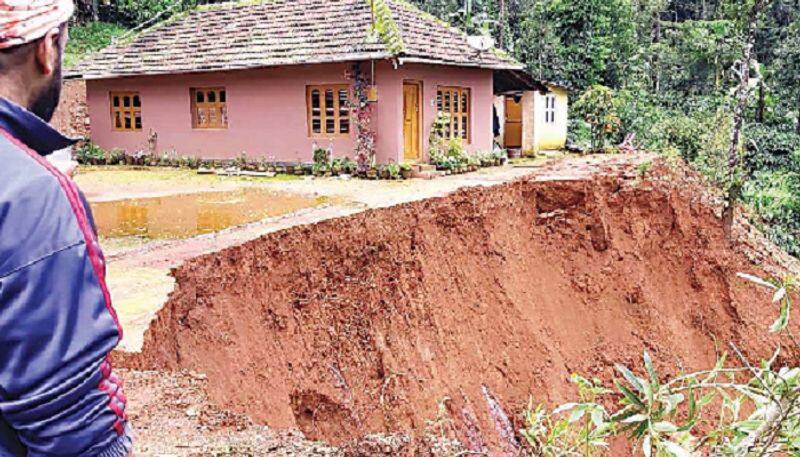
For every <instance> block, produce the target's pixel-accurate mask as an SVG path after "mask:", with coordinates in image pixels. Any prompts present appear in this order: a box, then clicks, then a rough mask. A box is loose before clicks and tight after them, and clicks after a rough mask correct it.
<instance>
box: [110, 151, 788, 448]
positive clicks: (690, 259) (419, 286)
mask: <svg viewBox="0 0 800 457" xmlns="http://www.w3.org/2000/svg"><path fill="white" fill-rule="evenodd" d="M650 159H651V158H649V157H631V156H611V157H601V158H596V157H595V158H574V159H567V160H562V161H558V162H553V163H547V164H544V165H542V166H540V167H537V168H527V169H512V168H506V169H500V170H495V171H494V172H492V173H487V174H484V175H483V176H477V175H476V176H472V177H469V176H468V175H467V176H459V177H454V178H456V179H449V178H446V179H443V180H437V181H425V182H422V181H420V182H412V183H402V185H398V184H395V183H389V186H387V187H382V186H384V185H386V183H375V182H363V181H353V182H346V183H341V182H336V181H333V180H318V181H292V182H288V183H281V186H282V188H284V189H285V188H286V187H292V189H293V190H294V191H296V192H326V191H327V192H330V193H331V195H336V196H337V197H339V198H341V201H342V202H345V203H343V204H341V205H330V206H326V207H323V208H314V209H311V210H308V211H304V212H302V214H293V215H290V216H286V217H283V218H279V219H278V220H267V221H262V222H260V223H257V224H251V225H249V226H246V227H240V228H236V229H231V230H229V231H226V232H224V233H221V234H218V235H214V236H211V237H204V238H203V239H200V240H197V239H193V240H189V241H179V242H175V243H174V244H169V243H168V244H162V245H159V246H158V247H152V246H148V247H145V248H136V249H134V250H129V251H122V252H119V253H117V254H116V257H115V258H114V260H112V262H111V268H112V275H113V268H114V267H115V266H116V267H117V268H119V270H118V271H119V272H120V273H119V276H126V275H127V272H129V271H135V270H131V269H130V267H131V266H138V267H140V268H152V269H154V270H159V271H160V270H161V269H166V268H174V269H173V275H174V277H175V278H176V279H177V286H176V288H175V291H174V292H173V293H172V294H171V295H170V296H169V299H168V301H167V303H166V305H164V307H163V308H162V309H161V310H160V311H158V313H157V318H156V320H155V321H154V322H153V323H152V325H151V326H150V330H148V332H147V334H146V336H145V338H144V348H143V352H142V353H141V355H131V354H127V355H124V354H117V356H116V359H117V362H118V364H121V365H123V366H127V367H129V368H135V369H136V370H150V371H136V370H132V371H129V372H127V373H125V374H126V376H127V377H128V378H129V382H128V387H127V388H128V390H129V391H130V393H129V397H130V398H131V401H130V408H131V413H132V417H133V418H134V422H136V423H138V425H137V427H139V428H140V429H141V432H140V438H139V441H138V444H137V446H138V447H139V449H138V451H139V453H140V454H142V455H164V454H166V455H415V454H416V455H419V452H420V447H419V446H420V443H428V444H430V439H431V437H432V436H436V437H440V438H441V437H444V438H445V440H444V441H445V442H448V443H451V448H450V452H449V453H448V452H444V453H440V454H439V455H466V454H465V453H467V454H477V455H509V456H510V455H515V454H516V453H518V452H519V451H520V449H521V443H520V441H519V438H518V437H517V436H516V432H515V431H516V429H517V428H518V427H519V425H520V424H519V420H520V412H521V411H522V409H523V408H524V407H525V406H526V405H527V403H528V401H529V398H530V397H531V396H533V397H535V398H536V399H537V400H538V401H545V402H560V401H565V400H568V399H571V398H572V396H573V395H574V392H572V389H571V388H570V387H569V386H568V383H567V378H568V376H569V374H571V373H573V372H578V373H582V374H585V375H592V376H597V377H600V378H601V379H604V380H609V379H610V378H611V376H612V368H611V366H612V364H613V363H614V362H622V363H626V364H629V365H631V366H635V365H636V361H637V360H638V359H639V358H640V356H641V351H642V350H643V349H645V348H646V349H648V350H649V351H650V352H651V353H652V354H653V355H654V358H655V359H656V360H657V361H658V362H657V365H658V368H659V370H660V371H661V372H665V373H674V372H675V371H676V370H677V369H696V368H705V367H708V366H710V365H712V364H713V362H714V359H715V356H716V353H715V345H714V342H715V341H720V340H724V341H732V342H735V343H737V344H738V345H739V346H740V347H741V348H742V349H743V350H744V351H745V353H746V354H748V355H749V356H751V357H754V358H757V357H759V356H763V355H767V354H769V353H771V350H772V348H773V347H774V344H776V343H777V342H778V341H776V340H774V339H771V338H768V337H766V336H765V335H766V333H765V330H764V329H765V328H766V327H767V326H768V325H769V323H771V321H772V320H773V319H774V317H775V313H776V312H777V311H776V310H775V309H772V307H770V306H768V303H769V299H768V297H766V296H765V295H764V293H763V292H762V291H760V290H758V289H756V288H754V287H753V286H751V285H749V284H747V283H743V282H740V281H738V280H737V279H736V277H735V273H736V272H739V271H746V272H750V273H756V274H761V275H765V274H770V273H772V274H775V273H781V272H785V271H787V270H792V271H795V272H796V271H799V270H798V269H797V264H796V262H794V261H793V260H792V259H791V258H789V257H787V256H786V255H785V254H782V253H780V252H779V251H778V250H776V249H775V248H774V247H773V246H772V245H770V244H769V243H767V242H766V241H764V239H763V238H762V237H761V236H760V235H759V234H758V233H757V232H756V231H755V230H753V229H752V227H750V226H749V225H748V224H746V223H744V222H743V221H739V222H738V223H737V226H736V227H735V233H736V237H737V239H738V241H737V243H734V244H731V243H730V242H728V241H727V240H726V239H725V237H724V234H723V233H722V229H721V226H720V222H719V214H718V211H716V210H715V208H718V207H719V205H718V203H719V202H718V201H717V200H715V197H714V196H713V195H711V194H709V193H708V192H707V191H706V190H705V188H704V187H703V186H702V183H701V182H700V180H699V178H697V177H696V176H694V175H693V174H691V173H685V171H684V170H681V169H677V171H676V170H674V169H670V168H669V167H667V166H666V165H664V164H661V163H659V164H657V165H656V166H654V167H652V168H651V167H649V166H648V163H649V161H650ZM515 178H523V179H521V180H515ZM247 185H250V184H247ZM264 185H273V184H272V183H264ZM465 185H466V186H469V188H467V189H460V190H457V191H456V192H454V193H452V192H453V191H454V190H456V189H459V188H461V187H463V186H465ZM405 186H408V187H405ZM403 189H405V190H403ZM431 197H433V198H431ZM420 199H424V200H420ZM392 205H394V206H392ZM387 206H391V207H387ZM332 234H335V236H332ZM226 246H230V247H226ZM202 253H205V254H203V255H200V256H197V255H198V254H202ZM177 264H180V265H177ZM176 265H177V266H176ZM133 276H135V275H133ZM151 280H152V278H148V277H147V275H142V277H141V278H139V281H140V284H141V285H142V287H144V286H145V285H146V284H148V283H149V282H150V281H151ZM171 289H172V285H169V287H167V286H166V285H165V286H164V288H163V290H164V291H169V290H171ZM112 293H113V290H112ZM165 293H166V292H165ZM139 299H140V300H144V301H148V300H150V301H149V302H148V303H149V304H148V305H145V306H144V308H148V306H152V309H150V311H148V312H150V313H153V312H155V309H157V308H160V307H161V304H160V303H159V304H158V305H154V304H153V303H155V302H154V301H152V300H153V296H149V297H146V298H143V297H140V298H139ZM139 324H141V325H147V324H146V323H144V321H142V322H140V323H139ZM126 325H128V324H126ZM129 334H130V333H129ZM788 357H790V358H792V359H793V360H796V358H797V354H788ZM676 367H677V368H676ZM152 370H157V371H152ZM201 373H202V374H201ZM259 424H269V425H270V426H272V427H273V429H268V428H266V427H265V426H264V425H259ZM274 430H299V431H301V432H302V435H303V436H300V435H298V434H297V433H294V434H288V435H286V434H281V433H278V432H275V431H274ZM303 437H305V439H304V438H303ZM306 439H311V440H322V441H325V442H328V443H332V444H333V445H335V446H338V447H337V448H332V447H328V446H324V445H320V444H315V443H314V442H309V441H307V440H306ZM448 440H457V441H458V442H459V443H461V444H460V445H459V446H454V445H452V441H448ZM226 446H227V447H226ZM439 446H440V447H441V446H443V445H442V444H441V443H439ZM445 447H446V446H445ZM426 449H427V448H426ZM459 453H460V454H459ZM423 455H425V454H423Z"/></svg>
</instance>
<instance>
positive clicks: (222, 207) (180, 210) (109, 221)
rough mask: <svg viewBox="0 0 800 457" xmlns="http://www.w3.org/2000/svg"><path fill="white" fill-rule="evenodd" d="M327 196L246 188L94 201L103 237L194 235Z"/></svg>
mask: <svg viewBox="0 0 800 457" xmlns="http://www.w3.org/2000/svg"><path fill="white" fill-rule="evenodd" d="M326 202H327V198H325V197H309V196H304V195H298V194H292V193H286V192H276V191H271V190H267V189H256V188H246V189H238V190H234V191H225V192H201V193H192V194H179V195H170V196H165V197H154V198H137V199H127V200H116V201H109V202H97V203H92V204H91V206H92V211H93V212H94V217H95V222H96V224H97V230H98V232H99V234H100V236H101V237H104V238H124V237H138V238H144V239H151V240H157V239H179V238H190V237H193V236H197V235H202V234H206V233H212V232H218V231H220V230H223V229H226V228H229V227H234V226H238V225H243V224H248V223H251V222H256V221H259V220H262V219H265V218H268V217H275V216H281V215H284V214H289V213H293V212H295V211H298V210H301V209H304V208H311V207H315V206H319V205H321V204H323V203H326Z"/></svg>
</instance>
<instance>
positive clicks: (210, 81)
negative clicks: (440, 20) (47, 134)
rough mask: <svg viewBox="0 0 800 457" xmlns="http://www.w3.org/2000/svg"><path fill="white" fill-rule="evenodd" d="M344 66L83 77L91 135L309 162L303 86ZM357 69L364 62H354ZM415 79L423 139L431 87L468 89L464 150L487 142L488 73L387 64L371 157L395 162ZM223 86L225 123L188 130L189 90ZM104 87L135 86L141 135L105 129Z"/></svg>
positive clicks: (345, 142) (122, 142)
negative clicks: (406, 92) (152, 135)
mask: <svg viewBox="0 0 800 457" xmlns="http://www.w3.org/2000/svg"><path fill="white" fill-rule="evenodd" d="M350 67H351V65H350V64H344V63H343V64H327V65H303V66H287V67H279V68H269V69H254V70H246V71H234V72H215V73H203V74H190V75H174V76H147V77H134V78H120V79H110V80H92V81H88V82H87V100H88V103H89V115H90V118H91V125H92V139H93V140H94V142H95V143H97V144H98V145H100V146H101V147H103V148H105V149H113V148H121V149H125V150H127V151H129V152H134V151H137V150H147V149H148V141H147V140H148V135H149V132H150V131H151V130H153V131H155V132H157V133H158V144H157V149H158V151H159V152H164V151H173V150H174V151H176V152H177V154H179V155H191V156H200V157H205V158H234V157H237V156H239V155H240V154H241V153H242V152H246V153H247V155H248V156H249V157H256V158H262V157H263V158H267V159H270V160H283V161H310V160H311V157H312V156H311V154H312V152H311V148H312V144H313V143H314V142H315V141H316V142H317V143H318V144H320V145H321V146H325V147H327V145H328V144H329V140H327V139H322V140H320V139H316V140H315V139H313V138H310V137H309V134H308V123H307V114H306V85H310V84H343V83H349V82H350V81H348V80H346V79H345V70H347V69H349V68H350ZM362 68H363V69H365V70H368V69H369V65H362ZM406 79H410V80H419V81H422V84H423V99H424V100H423V116H424V122H423V127H424V136H423V143H424V145H425V148H426V149H427V138H428V133H429V131H430V128H431V125H432V123H433V121H434V119H435V117H436V106H435V104H434V103H435V99H436V87H437V86H438V85H453V86H465V87H470V88H471V89H472V100H473V104H472V120H471V122H472V126H471V128H472V142H471V144H470V145H468V147H469V149H470V150H488V149H491V146H492V138H491V135H492V133H491V129H492V117H491V116H492V113H491V110H492V72H491V70H480V69H464V68H455V67H446V66H429V65H405V66H401V67H400V68H399V69H398V70H394V69H393V67H392V65H391V64H390V63H388V62H381V63H379V64H378V65H377V69H376V83H377V85H378V88H379V102H378V104H377V106H376V108H375V110H374V115H373V127H374V128H375V129H376V131H377V151H378V161H379V162H387V161H400V160H402V154H403V124H402V114H403V113H402V110H403V106H402V100H403V97H402V95H403V92H402V91H403V88H402V87H403V86H402V84H403V80H406ZM218 86H224V87H225V89H226V91H227V100H228V101H227V103H228V128H227V129H224V130H202V129H193V128H192V122H191V113H190V100H189V88H190V87H218ZM110 91H138V92H139V93H140V94H141V98H142V124H143V128H142V131H141V132H118V131H114V130H113V129H112V125H111V115H110V106H109V92H110ZM353 139H354V134H352V133H351V135H350V137H349V138H337V139H334V140H333V149H334V154H335V155H336V156H345V155H349V156H351V157H352V155H353V154H352V150H353Z"/></svg>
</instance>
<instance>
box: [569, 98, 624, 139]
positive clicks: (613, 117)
mask: <svg viewBox="0 0 800 457" xmlns="http://www.w3.org/2000/svg"><path fill="white" fill-rule="evenodd" d="M620 104H621V100H620V98H619V97H617V94H616V93H615V92H614V90H613V89H611V88H609V87H606V86H602V85H594V86H592V87H590V88H589V89H587V90H586V92H584V93H583V94H582V95H581V96H580V98H578V101H577V102H575V106H574V111H575V113H576V115H578V116H580V117H582V118H583V120H584V121H585V122H586V123H587V124H588V125H589V129H590V138H591V146H592V149H593V150H595V151H601V150H605V148H606V146H607V144H608V142H609V140H611V139H613V138H614V137H615V136H616V135H617V133H618V132H619V129H620V126H621V120H620V117H619V114H618V112H617V111H618V109H619V107H620Z"/></svg>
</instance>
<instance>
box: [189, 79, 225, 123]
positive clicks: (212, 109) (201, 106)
mask: <svg viewBox="0 0 800 457" xmlns="http://www.w3.org/2000/svg"><path fill="white" fill-rule="evenodd" d="M190 96H191V99H192V127H193V128H196V129H226V128H228V94H227V92H226V91H225V88H224V87H212V88H195V89H191V90H190Z"/></svg>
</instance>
